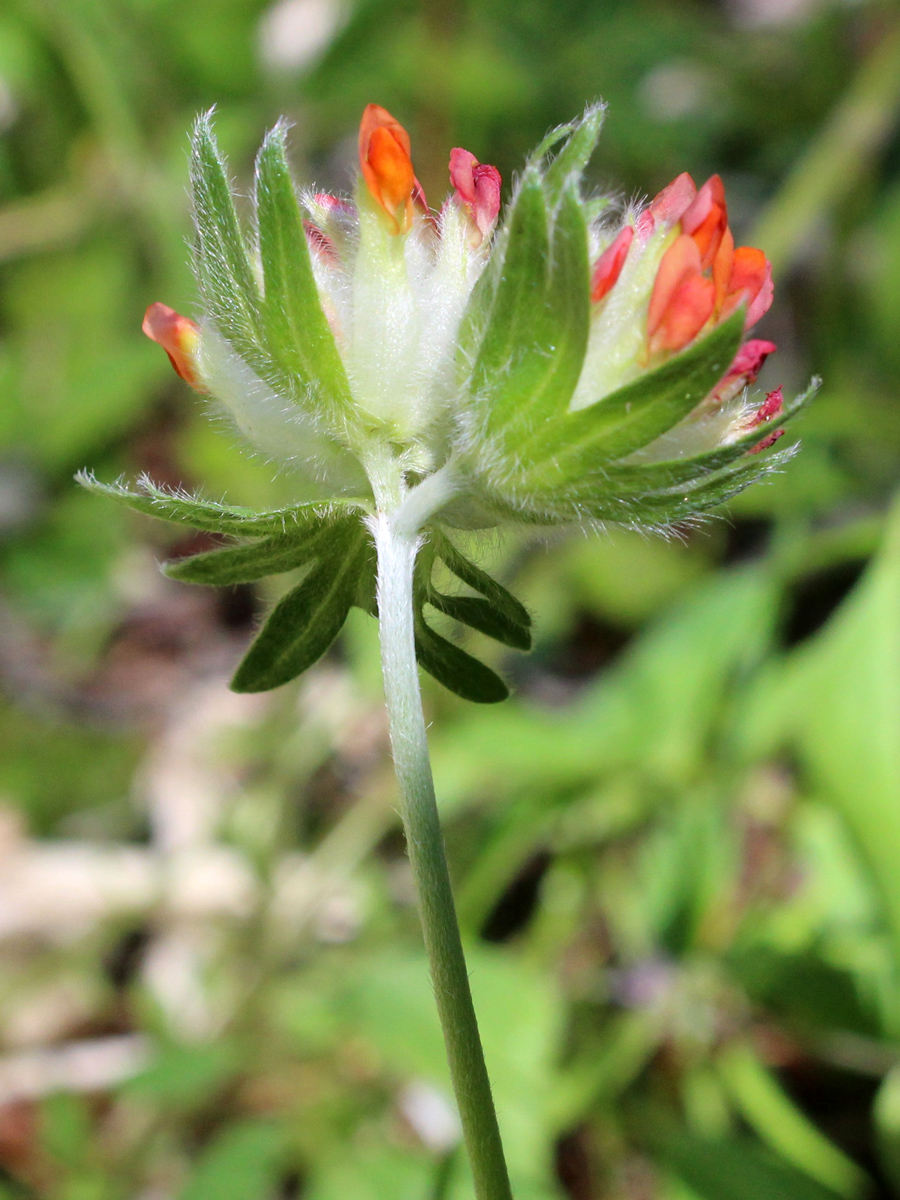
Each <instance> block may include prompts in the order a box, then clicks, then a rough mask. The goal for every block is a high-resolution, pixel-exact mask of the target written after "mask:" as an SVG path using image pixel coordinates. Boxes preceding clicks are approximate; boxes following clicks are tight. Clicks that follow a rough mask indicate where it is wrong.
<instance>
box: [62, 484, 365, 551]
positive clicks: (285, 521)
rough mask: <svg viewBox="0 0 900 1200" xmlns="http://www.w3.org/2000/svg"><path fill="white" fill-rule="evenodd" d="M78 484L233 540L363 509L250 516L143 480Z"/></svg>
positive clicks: (322, 504) (350, 503) (302, 508)
mask: <svg viewBox="0 0 900 1200" xmlns="http://www.w3.org/2000/svg"><path fill="white" fill-rule="evenodd" d="M75 478H76V480H77V482H78V483H80V484H81V486H82V487H83V488H87V490H88V491H91V492H96V493H98V494H99V495H101V496H110V497H112V499H114V500H122V501H124V502H125V503H126V504H127V505H128V506H129V507H130V508H134V509H136V510H137V511H138V512H142V513H147V514H149V515H150V516H151V517H159V518H161V519H162V520H164V521H174V522H177V523H178V524H181V525H190V526H192V527H193V528H194V529H206V530H209V531H210V532H211V533H225V534H235V535H236V536H238V537H254V536H259V537H264V536H265V535H267V534H284V533H288V532H290V531H293V530H295V529H296V530H297V532H298V533H299V532H300V531H303V530H306V529H318V528H320V527H321V526H322V525H323V524H325V523H327V522H329V521H332V520H335V519H337V518H338V517H340V516H343V515H346V514H347V513H350V512H363V511H365V510H366V508H367V505H366V503H365V501H363V500H343V499H338V500H317V501H310V502H308V503H304V504H291V505H288V506H287V507H285V508H275V509H268V510H263V511H260V512H256V511H254V510H253V509H252V508H243V507H241V506H240V505H237V504H219V503H217V502H216V501H214V500H203V499H201V498H200V497H198V496H189V495H186V494H180V493H177V492H171V491H168V490H166V489H165V488H161V487H159V486H158V485H157V484H155V483H153V481H152V480H150V479H148V478H147V477H146V476H141V477H140V478H139V479H138V480H137V484H136V486H137V488H138V489H139V490H138V491H132V490H130V489H129V488H128V487H126V486H125V484H123V483H120V482H118V481H117V482H116V483H101V482H100V481H99V480H98V479H95V478H94V476H93V475H92V474H91V473H90V472H88V471H79V473H78V474H77V475H76V476H75Z"/></svg>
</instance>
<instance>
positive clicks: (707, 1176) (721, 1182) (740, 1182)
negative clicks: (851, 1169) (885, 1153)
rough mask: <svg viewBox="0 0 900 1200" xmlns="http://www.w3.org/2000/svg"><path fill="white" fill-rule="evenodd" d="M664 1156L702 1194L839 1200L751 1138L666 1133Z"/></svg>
mask: <svg viewBox="0 0 900 1200" xmlns="http://www.w3.org/2000/svg"><path fill="white" fill-rule="evenodd" d="M661 1157H662V1159H663V1161H664V1162H666V1163H667V1164H668V1165H669V1166H670V1167H672V1168H673V1169H674V1170H675V1171H676V1173H677V1174H678V1175H679V1176H680V1177H681V1178H682V1179H683V1180H684V1182H685V1183H686V1184H687V1185H688V1187H690V1188H691V1190H692V1191H694V1192H696V1193H697V1195H698V1196H699V1197H702V1200H763V1198H765V1200H775V1198H776V1197H777V1198H778V1200H835V1197H836V1195H837V1193H835V1192H833V1191H832V1190H831V1189H830V1188H826V1187H823V1186H822V1184H820V1183H817V1182H816V1181H815V1180H813V1179H810V1178H809V1176H808V1175H804V1174H803V1172H802V1171H798V1170H797V1169H796V1167H792V1166H791V1165H790V1164H789V1163H786V1162H785V1161H784V1159H782V1158H778V1157H776V1156H775V1155H774V1154H770V1153H767V1152H766V1151H765V1150H763V1149H762V1147H761V1146H759V1144H758V1143H756V1142H754V1141H751V1140H750V1139H749V1138H727V1139H721V1140H716V1141H710V1140H707V1139H703V1138H696V1137H690V1136H689V1135H687V1134H682V1135H679V1136H676V1137H670V1138H667V1139H666V1140H665V1141H664V1142H663V1144H662V1147H661Z"/></svg>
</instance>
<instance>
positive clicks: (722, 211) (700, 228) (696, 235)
mask: <svg viewBox="0 0 900 1200" xmlns="http://www.w3.org/2000/svg"><path fill="white" fill-rule="evenodd" d="M681 228H682V230H683V231H684V233H687V234H689V235H690V236H691V237H692V238H693V239H694V241H695V242H696V243H697V249H698V250H699V251H700V259H701V262H702V264H703V269H704V270H706V268H707V267H710V266H712V263H713V259H714V258H715V257H716V252H717V250H718V249H719V245H720V243H721V241H722V238H723V237H724V235H725V230H726V229H727V228H728V208H727V206H726V204H725V186H724V184H723V183H722V180H721V179H720V178H719V176H718V175H712V176H710V178H709V179H707V181H706V183H704V185H703V187H702V188H701V189H700V191H699V192H698V193H697V195H696V196H695V198H694V200H693V201H692V202H691V204H690V205H689V206H688V207H687V209H686V210H685V212H684V215H683V216H682V218H681Z"/></svg>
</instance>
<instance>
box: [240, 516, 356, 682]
mask: <svg viewBox="0 0 900 1200" xmlns="http://www.w3.org/2000/svg"><path fill="white" fill-rule="evenodd" d="M329 535H330V536H329V538H328V541H327V543H326V542H324V541H323V544H322V547H321V552H320V557H319V559H318V561H317V562H316V563H315V565H314V566H313V567H312V568H311V570H310V571H309V573H308V574H307V575H306V577H305V578H304V579H303V582H302V583H300V584H298V586H297V587H295V588H293V589H292V590H291V591H290V592H288V594H287V595H286V596H284V597H283V598H282V599H281V600H280V601H279V602H278V604H276V605H275V608H274V609H273V610H272V612H271V613H270V614H269V617H268V619H267V621H266V623H265V625H264V626H263V627H262V629H261V630H260V632H259V633H258V634H257V637H256V641H255V642H254V643H253V645H252V646H251V647H250V649H249V650H248V651H247V655H246V657H245V658H244V661H243V662H242V663H241V665H240V666H239V667H238V669H237V671H236V672H235V675H234V678H233V679H232V681H231V686H232V688H233V689H234V690H235V691H236V692H265V691H268V690H269V689H270V688H275V687H280V686H281V685H282V684H283V683H289V682H290V680H292V679H293V678H295V676H297V675H300V674H302V673H303V672H304V671H305V670H306V669H307V668H308V667H311V666H312V665H313V663H314V662H316V661H318V659H320V658H321V657H322V655H323V654H324V653H325V651H326V650H327V649H328V647H329V646H330V645H331V643H332V642H333V641H334V639H335V638H336V637H337V635H338V634H339V633H340V631H341V628H342V626H343V624H344V621H345V620H346V619H347V613H348V612H349V611H350V608H351V607H352V605H354V604H355V603H356V601H357V596H358V592H359V575H360V573H361V571H362V570H363V567H364V564H365V561H366V558H367V557H368V551H369V546H368V533H367V531H366V529H365V527H364V526H363V525H362V524H360V523H357V522H353V523H350V522H348V523H347V524H346V525H344V526H343V528H341V529H333V530H329Z"/></svg>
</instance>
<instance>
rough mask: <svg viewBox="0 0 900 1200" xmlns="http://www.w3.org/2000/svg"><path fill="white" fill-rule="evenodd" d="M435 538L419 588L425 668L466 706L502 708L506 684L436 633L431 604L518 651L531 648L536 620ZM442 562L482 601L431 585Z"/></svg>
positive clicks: (419, 569) (422, 557) (423, 557)
mask: <svg viewBox="0 0 900 1200" xmlns="http://www.w3.org/2000/svg"><path fill="white" fill-rule="evenodd" d="M430 536H431V540H430V542H429V543H428V544H427V545H425V546H424V547H423V548H422V550H421V551H420V553H419V558H418V560H417V562H416V573H415V584H414V601H413V602H414V605H415V621H416V654H417V657H418V659H419V664H420V665H421V666H422V667H423V668H424V669H425V670H426V671H428V673H429V674H430V675H433V676H434V678H435V679H437V681H438V682H439V683H442V684H443V685H444V687H446V688H448V689H449V690H450V691H452V692H455V693H456V695H458V696H461V697H462V698H463V699H464V700H473V701H474V702H475V703H477V704H496V703H498V702H499V701H500V700H505V699H506V697H507V696H508V695H509V689H508V688H507V686H506V684H505V683H504V682H503V680H502V679H501V678H500V677H499V676H498V675H497V674H496V673H495V672H494V671H492V670H491V669H490V667H487V666H485V664H484V663H482V662H480V661H479V660H478V659H476V658H474V657H473V656H472V655H471V654H467V653H466V652H465V651H464V650H461V649H460V648H459V647H458V646H455V645H453V643H452V642H449V641H448V640H447V639H446V638H444V637H442V636H441V635H440V634H438V633H436V632H435V630H433V629H432V628H431V626H430V625H428V623H427V622H426V620H425V615H424V611H423V610H424V607H425V605H426V604H430V605H432V606H433V607H434V608H436V609H438V611H439V612H443V613H445V614H446V615H447V616H449V617H452V618H453V619H454V620H456V621H460V622H462V623H463V624H464V625H468V626H469V628H471V629H477V630H478V631H479V632H480V633H484V634H486V635H487V636H488V637H492V638H494V639H495V641H498V642H501V643H502V644H503V645H506V646H512V647H514V648H515V649H517V650H529V649H530V648H531V629H530V626H531V618H530V617H529V615H528V613H527V611H526V610H525V609H524V608H523V607H522V605H521V604H520V603H519V601H518V600H516V599H515V597H514V596H511V595H510V593H509V592H508V591H507V590H506V588H504V587H503V586H502V584H499V583H497V581H496V580H494V579H491V577H490V576H489V575H488V574H487V573H486V572H484V571H482V570H481V568H480V567H476V566H475V564H474V563H472V562H470V561H469V560H468V559H467V558H466V557H465V556H464V555H463V554H461V553H460V552H459V551H458V550H457V549H456V547H455V546H453V545H452V544H451V542H450V541H449V540H448V539H447V538H446V537H444V536H443V535H442V534H440V533H438V532H436V531H435V532H433V533H432V534H431V535H430ZM436 558H440V559H441V561H442V562H444V563H445V564H446V565H447V566H448V567H449V569H450V570H451V571H452V572H453V573H454V574H455V575H456V576H457V578H458V579H461V580H462V581H463V582H464V583H467V584H468V585H469V586H470V587H472V588H474V589H475V590H476V591H478V592H480V593H481V596H477V597H476V596H447V595H444V594H443V593H442V592H439V591H437V589H436V588H435V587H434V585H433V583H432V581H431V575H432V570H433V567H434V561H435V559H436Z"/></svg>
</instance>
